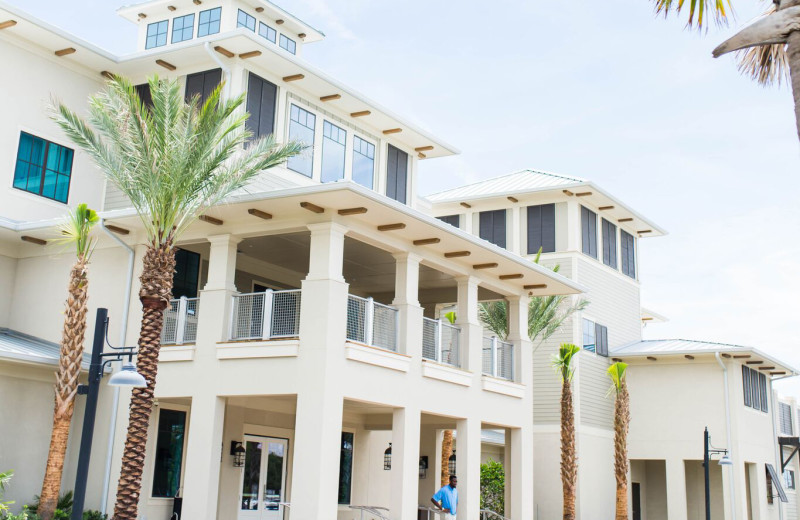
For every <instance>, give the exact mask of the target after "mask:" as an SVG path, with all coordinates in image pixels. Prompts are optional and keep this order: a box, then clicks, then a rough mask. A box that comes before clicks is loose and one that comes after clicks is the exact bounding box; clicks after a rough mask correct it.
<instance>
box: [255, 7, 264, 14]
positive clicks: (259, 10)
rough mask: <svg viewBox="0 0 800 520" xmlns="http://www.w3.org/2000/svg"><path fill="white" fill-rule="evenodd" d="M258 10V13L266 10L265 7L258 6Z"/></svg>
mask: <svg viewBox="0 0 800 520" xmlns="http://www.w3.org/2000/svg"><path fill="white" fill-rule="evenodd" d="M256 12H257V13H263V12H264V8H263V7H256Z"/></svg>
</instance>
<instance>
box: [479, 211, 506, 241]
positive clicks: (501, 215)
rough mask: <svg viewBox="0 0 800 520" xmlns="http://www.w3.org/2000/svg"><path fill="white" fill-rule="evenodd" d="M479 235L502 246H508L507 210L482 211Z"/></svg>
mask: <svg viewBox="0 0 800 520" xmlns="http://www.w3.org/2000/svg"><path fill="white" fill-rule="evenodd" d="M478 224H479V225H478V228H479V229H478V236H480V237H481V238H482V239H484V240H487V241H489V242H491V243H492V244H495V245H497V246H500V247H506V210H504V209H499V210H496V211H481V213H480V217H479V221H478Z"/></svg>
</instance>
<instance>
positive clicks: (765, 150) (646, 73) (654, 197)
mask: <svg viewBox="0 0 800 520" xmlns="http://www.w3.org/2000/svg"><path fill="white" fill-rule="evenodd" d="M10 1H11V3H13V4H15V5H17V6H19V7H22V8H24V9H26V10H27V11H29V12H31V13H32V14H34V15H36V16H38V17H40V18H42V19H44V20H46V21H48V22H50V23H53V24H55V25H58V26H60V27H62V28H64V29H66V30H68V31H70V32H73V33H75V34H77V35H78V36H80V37H82V38H85V39H87V40H89V41H91V42H93V43H96V44H98V45H100V46H101V47H104V48H107V49H109V50H112V51H115V52H120V53H125V52H131V51H133V50H134V46H135V38H136V35H135V26H134V25H133V24H131V23H129V22H127V21H125V20H122V19H121V18H119V17H118V16H117V15H116V13H115V12H114V8H115V4H114V3H113V2H110V1H109V0H82V1H81V2H64V1H62V0H59V1H56V0H10ZM277 3H278V4H279V5H281V6H282V7H283V8H285V9H286V10H288V11H290V12H292V13H293V14H295V15H296V16H298V17H299V18H301V19H303V20H304V21H306V22H308V23H309V24H311V25H313V26H315V27H317V28H318V29H320V30H322V31H323V32H325V33H326V35H327V38H326V40H325V41H323V42H320V43H315V44H312V45H309V46H308V47H307V48H306V50H305V58H306V59H307V60H308V61H310V62H311V63H312V64H314V65H316V66H318V67H319V68H321V69H322V70H324V71H326V72H328V73H330V74H331V75H332V76H333V77H336V78H338V79H340V80H342V81H344V82H345V83H347V84H349V85H351V86H353V87H355V88H356V89H357V90H359V91H361V92H363V93H364V94H366V95H367V96H369V97H371V98H372V99H374V100H376V101H378V102H379V103H382V104H383V105H385V106H387V107H389V108H390V109H392V110H393V111H395V112H397V113H399V114H403V115H405V116H407V117H408V118H409V119H411V120H412V121H415V122H416V123H418V124H419V125H420V126H422V127H424V128H427V129H429V130H431V131H433V132H434V133H435V134H436V135H438V136H439V137H440V138H442V139H443V140H445V141H447V142H450V143H452V144H453V145H455V146H456V147H458V148H459V149H461V150H462V153H461V155H459V156H456V157H452V158H444V159H435V160H429V161H423V162H422V167H421V179H420V185H421V192H422V193H423V194H427V193H432V192H435V191H440V190H442V189H447V188H451V187H455V186H458V185H461V184H464V183H468V182H475V181H478V180H481V179H486V178H490V177H494V176H497V175H502V174H505V173H509V172H511V171H514V170H518V169H521V168H538V169H545V170H549V171H553V172H557V173H564V174H567V175H573V176H579V177H584V178H587V179H591V180H593V181H595V182H596V183H597V184H598V185H600V186H601V187H603V188H604V189H606V190H607V191H609V192H611V193H612V194H615V195H616V196H618V197H619V198H621V199H622V200H623V201H625V202H626V203H627V204H629V205H630V206H631V207H633V208H635V209H636V210H638V211H639V212H641V213H643V214H644V215H646V216H648V217H650V218H651V219H652V220H653V221H655V222H656V223H658V224H659V225H660V226H662V227H664V228H666V229H667V230H668V231H669V232H670V234H669V235H668V236H666V237H662V238H650V239H644V240H642V241H641V257H640V271H641V280H642V294H643V296H642V303H643V305H644V306H646V307H647V308H649V309H651V310H653V311H655V312H658V313H660V314H663V315H665V316H667V317H668V318H669V320H670V321H669V322H668V323H666V324H658V325H650V326H649V327H647V328H646V329H645V332H644V334H645V337H646V338H689V339H702V340H709V341H719V342H729V343H735V344H743V345H752V346H756V347H758V348H760V349H762V350H763V351H765V352H768V353H770V354H774V355H776V356H779V357H781V359H784V360H786V361H787V362H789V363H791V364H793V365H794V366H795V367H800V340H798V337H797V336H795V334H794V332H795V330H796V329H797V328H798V314H800V304H798V293H800V240H797V239H796V238H795V237H796V235H797V234H798V231H800V208H799V207H798V206H800V204H798V196H800V175H798V172H799V169H798V166H800V164H798V139H797V134H796V130H795V124H794V117H793V112H792V99H791V92H790V91H789V89H788V88H787V87H785V86H784V87H782V88H769V89H765V88H762V87H759V86H758V85H756V84H755V83H754V82H752V81H751V80H750V79H748V78H744V77H742V76H740V75H739V74H738V72H737V70H736V65H735V63H734V61H733V58H731V57H724V58H721V59H717V60H715V59H713V58H711V49H712V48H713V47H714V46H716V45H717V44H718V43H719V42H721V41H722V40H724V39H725V38H727V37H728V36H729V35H731V34H733V33H734V32H735V27H736V26H737V25H738V26H741V25H742V24H745V23H747V22H748V21H750V20H751V19H752V17H753V16H755V15H756V14H758V13H759V12H760V9H761V8H762V7H763V6H762V5H760V3H759V2H757V1H756V0H737V2H735V5H736V6H737V8H738V9H739V11H738V12H737V19H736V21H735V22H734V24H733V25H732V26H731V27H729V28H727V29H720V30H717V29H711V30H710V31H709V32H708V33H707V34H697V33H694V32H688V31H685V30H684V28H683V25H682V23H681V22H679V21H678V20H666V21H665V20H664V19H662V18H656V17H655V15H654V13H653V10H652V7H651V3H650V2H649V1H647V0H609V1H605V2H546V1H543V0H536V1H526V2H520V1H519V0H495V1H494V2H490V3H487V2H484V1H480V2H479V1H473V0H460V1H458V2H453V1H444V0H439V1H436V0H404V1H402V2H397V1H388V0H327V1H323V0H295V1H291V0H278V1H277ZM785 387H786V386H785V385H784V388H785ZM789 387H790V388H791V389H792V390H793V391H794V393H795V394H797V395H798V396H800V382H796V383H795V382H792V383H791V384H790V385H789Z"/></svg>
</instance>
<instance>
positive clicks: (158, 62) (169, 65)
mask: <svg viewBox="0 0 800 520" xmlns="http://www.w3.org/2000/svg"><path fill="white" fill-rule="evenodd" d="M156 65H161V66H162V67H164V68H165V69H167V70H175V69H177V68H178V67H176V66H175V65H173V64H172V63H169V62H166V61H164V60H156Z"/></svg>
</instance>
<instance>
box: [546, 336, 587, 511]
mask: <svg viewBox="0 0 800 520" xmlns="http://www.w3.org/2000/svg"><path fill="white" fill-rule="evenodd" d="M580 351H581V349H580V347H577V346H575V345H573V344H571V343H563V344H562V345H561V347H559V349H558V354H556V355H554V356H553V368H555V370H556V372H558V374H559V375H560V376H561V488H562V493H563V495H564V496H563V500H564V509H563V511H564V520H575V486H576V485H577V480H578V454H577V451H576V447H575V410H574V408H573V405H572V376H573V375H574V374H575V367H574V366H573V364H572V360H573V358H574V357H575V356H577V355H578V353H579V352H580Z"/></svg>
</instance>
